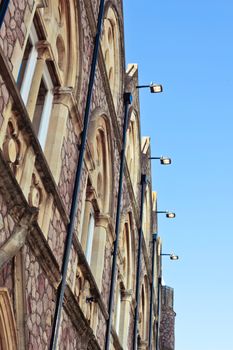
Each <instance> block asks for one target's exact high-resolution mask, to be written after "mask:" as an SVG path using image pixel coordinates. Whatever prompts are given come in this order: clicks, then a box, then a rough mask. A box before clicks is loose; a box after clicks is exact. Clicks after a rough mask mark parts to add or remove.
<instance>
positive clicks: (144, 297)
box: [139, 275, 149, 342]
mask: <svg viewBox="0 0 233 350" xmlns="http://www.w3.org/2000/svg"><path fill="white" fill-rule="evenodd" d="M148 323H149V282H148V277H147V275H144V278H143V283H142V286H141V302H140V317H139V330H140V332H139V333H140V339H141V340H142V341H143V342H144V341H146V340H147V338H148V330H149V329H148Z"/></svg>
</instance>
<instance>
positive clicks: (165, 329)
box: [160, 286, 176, 350]
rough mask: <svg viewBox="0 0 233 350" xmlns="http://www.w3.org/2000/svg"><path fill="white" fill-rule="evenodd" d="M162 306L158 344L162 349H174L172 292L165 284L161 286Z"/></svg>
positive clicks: (174, 314)
mask: <svg viewBox="0 0 233 350" xmlns="http://www.w3.org/2000/svg"><path fill="white" fill-rule="evenodd" d="M161 300H162V307H161V323H160V345H161V349H162V350H174V349H175V316H176V313H175V312H174V310H173V300H174V292H173V289H172V288H170V287H167V286H162V298H161Z"/></svg>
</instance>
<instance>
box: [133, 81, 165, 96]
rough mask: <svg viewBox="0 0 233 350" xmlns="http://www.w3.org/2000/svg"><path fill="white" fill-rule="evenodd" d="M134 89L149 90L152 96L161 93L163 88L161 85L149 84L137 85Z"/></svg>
mask: <svg viewBox="0 0 233 350" xmlns="http://www.w3.org/2000/svg"><path fill="white" fill-rule="evenodd" d="M136 88H137V89H142V88H149V89H150V92H151V93H152V94H155V93H160V92H163V86H162V85H161V84H154V83H150V85H137V86H136Z"/></svg>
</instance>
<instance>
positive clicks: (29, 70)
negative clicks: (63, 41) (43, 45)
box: [20, 24, 38, 105]
mask: <svg viewBox="0 0 233 350" xmlns="http://www.w3.org/2000/svg"><path fill="white" fill-rule="evenodd" d="M29 38H30V40H31V44H32V49H31V52H30V55H29V58H28V62H27V66H26V69H25V73H24V78H23V82H22V86H21V89H20V93H21V96H22V99H23V101H24V103H25V105H26V104H27V101H28V97H29V92H30V88H31V84H32V79H33V75H34V72H35V68H36V63H37V58H38V51H37V49H36V43H37V42H38V36H37V34H36V29H35V26H34V24H32V27H31V30H30V33H29Z"/></svg>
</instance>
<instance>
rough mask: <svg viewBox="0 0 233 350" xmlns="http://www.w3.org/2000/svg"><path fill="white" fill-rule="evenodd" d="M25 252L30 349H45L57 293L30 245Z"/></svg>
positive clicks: (27, 321)
mask: <svg viewBox="0 0 233 350" xmlns="http://www.w3.org/2000/svg"><path fill="white" fill-rule="evenodd" d="M25 254H26V263H25V265H26V266H25V267H26V271H25V279H26V280H25V285H26V305H27V319H26V324H27V333H28V349H29V350H39V349H40V350H44V349H46V348H47V345H48V344H49V341H50V336H51V324H52V318H53V314H54V301H53V300H54V297H55V293H54V289H53V288H52V286H51V285H50V283H49V280H48V279H47V278H46V275H45V273H44V272H43V270H42V269H41V267H40V265H39V263H38V261H37V260H36V258H35V257H34V255H33V254H32V252H31V251H30V249H29V248H28V247H25Z"/></svg>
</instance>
